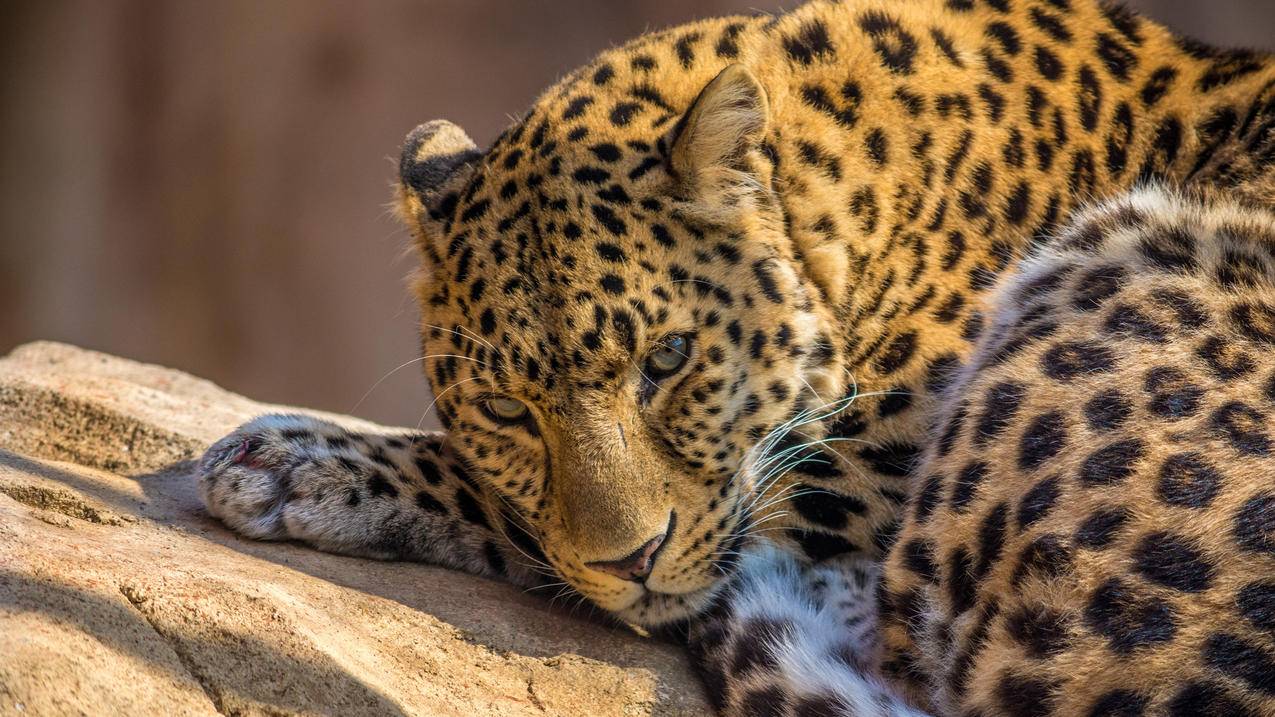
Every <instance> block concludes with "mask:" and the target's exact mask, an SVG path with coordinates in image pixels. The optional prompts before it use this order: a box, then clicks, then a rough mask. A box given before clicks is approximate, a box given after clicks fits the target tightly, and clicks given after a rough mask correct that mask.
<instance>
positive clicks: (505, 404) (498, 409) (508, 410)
mask: <svg viewBox="0 0 1275 717" xmlns="http://www.w3.org/2000/svg"><path fill="white" fill-rule="evenodd" d="M486 406H487V412H488V413H490V414H491V415H493V416H495V417H496V418H497V419H499V420H501V421H508V422H511V423H512V422H514V421H521V420H522V419H524V418H526V417H527V404H525V403H523V402H522V401H515V400H514V399H512V398H489V399H487V404H486Z"/></svg>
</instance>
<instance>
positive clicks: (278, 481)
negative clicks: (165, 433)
mask: <svg viewBox="0 0 1275 717" xmlns="http://www.w3.org/2000/svg"><path fill="white" fill-rule="evenodd" d="M340 431H341V429H340V428H339V427H338V426H336V425H334V424H332V423H329V422H327V421H322V420H319V419H316V418H311V417H308V416H296V415H266V416H261V417H259V418H256V419H254V420H252V421H249V422H248V423H245V424H244V425H242V426H240V427H239V428H237V429H235V430H234V431H233V432H232V433H230V434H229V435H227V436H226V437H224V438H222V439H221V440H219V441H217V442H216V443H214V444H213V445H212V447H210V448H209V449H208V450H207V452H205V453H204V456H203V458H201V459H200V461H199V468H198V469H197V471H196V475H197V478H198V484H199V495H200V497H201V498H202V499H203V501H204V505H205V506H207V508H208V512H209V513H211V514H212V515H214V516H215V517H217V518H219V519H221V521H222V522H223V523H225V524H226V525H227V526H229V527H230V528H231V529H233V530H234V531H235V532H237V533H240V534H241V535H244V536H246V537H249V538H255V539H257V540H285V539H288V538H290V537H295V536H290V535H289V534H288V527H287V525H286V524H285V521H284V508H285V506H286V505H287V503H288V502H289V501H290V500H291V499H292V498H293V485H292V483H293V473H294V471H295V470H296V469H297V468H298V467H299V466H302V465H304V464H307V463H310V462H312V461H315V460H317V459H319V458H321V457H323V456H325V455H327V454H328V453H330V450H331V449H330V447H329V446H328V445H327V443H326V439H325V435H331V434H333V433H339V432H340Z"/></svg>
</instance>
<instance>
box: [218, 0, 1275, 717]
mask: <svg viewBox="0 0 1275 717" xmlns="http://www.w3.org/2000/svg"><path fill="white" fill-rule="evenodd" d="M1273 165H1275V60H1273V58H1272V57H1271V56H1269V55H1267V54H1265V53H1261V52H1257V51H1250V50H1239V49H1220V48H1215V47H1212V46H1209V45H1205V44H1203V43H1200V42H1198V41H1195V40H1191V39H1189V38H1185V37H1182V36H1179V35H1177V34H1175V33H1173V32H1172V31H1170V30H1169V29H1168V28H1166V27H1164V26H1161V25H1159V24H1157V23H1155V22H1153V21H1151V20H1148V19H1146V18H1143V17H1141V16H1139V15H1137V14H1136V13H1134V12H1132V11H1130V10H1128V9H1126V8H1124V7H1123V6H1121V5H1118V4H1114V3H1110V2H1105V1H1102V0H907V1H903V0H897V1H891V0H841V1H838V2H833V1H830V0H814V1H813V2H810V3H808V4H805V5H802V6H800V7H798V8H796V9H794V10H792V11H790V12H787V13H783V14H778V15H765V14H758V15H754V16H732V17H726V18H719V19H713V20H705V21H699V22H693V23H690V24H686V25H682V26H678V27H674V28H671V29H667V30H663V31H658V32H654V33H650V34H646V35H643V36H641V37H639V38H638V39H636V40H633V41H631V42H629V43H627V44H624V45H621V46H619V47H616V48H613V49H611V50H607V51H605V52H603V53H601V54H600V55H598V56H597V57H596V58H595V59H593V60H592V61H591V62H589V63H588V64H586V65H584V66H582V67H581V68H579V69H578V70H576V71H574V72H572V73H570V74H568V75H567V76H566V77H564V78H563V79H562V80H561V81H559V82H558V83H557V84H555V85H554V86H552V87H551V88H550V89H548V90H547V91H546V92H545V93H544V94H543V95H542V96H541V97H540V98H539V99H538V100H537V101H536V102H535V103H534V104H533V106H532V108H531V109H530V110H529V111H528V112H527V113H525V114H524V115H523V116H522V117H521V118H519V119H518V120H516V121H515V122H514V123H513V124H512V125H511V126H510V127H509V128H508V129H507V130H506V131H505V132H504V133H502V134H501V135H500V136H499V137H497V138H496V139H495V140H494V142H493V143H492V144H491V145H490V146H489V147H488V148H486V149H480V148H479V147H478V146H477V144H476V143H475V142H474V141H473V140H472V139H471V138H470V137H469V135H468V134H466V133H465V131H464V130H463V129H461V128H460V127H459V126H457V125H455V124H452V123H450V122H447V121H445V120H434V121H431V122H427V123H425V124H423V125H421V126H419V127H417V128H416V129H415V130H413V131H412V132H411V133H410V134H409V135H408V137H407V140H406V141H405V143H404V146H403V149H402V152H401V155H400V161H399V181H398V186H397V192H396V206H397V208H398V212H399V214H400V215H401V217H402V218H403V220H404V223H405V224H406V226H407V227H408V228H409V230H410V231H411V233H412V237H413V245H414V248H415V251H416V253H417V255H418V257H419V259H420V265H421V266H420V269H419V270H418V272H417V274H416V275H415V277H414V278H413V280H412V287H413V291H414V293H415V295H416V297H417V299H418V300H419V305H420V312H421V320H420V332H421V346H422V351H421V354H422V355H421V358H420V363H421V364H422V365H423V367H424V373H425V375H426V377H427V380H428V381H429V383H430V386H431V389H432V394H433V397H434V398H433V403H432V404H431V405H430V406H429V408H430V409H434V410H436V413H437V416H438V418H439V421H440V423H441V425H442V428H443V430H442V431H441V432H436V433H431V432H421V431H414V430H395V431H381V432H373V431H355V430H349V429H347V428H344V427H342V426H339V425H337V424H335V423H331V422H328V421H326V420H322V419H318V418H314V417H310V416H305V415H285V414H274V415H266V416H262V417H259V418H257V419H254V420H253V421H251V422H249V423H247V424H245V425H243V426H241V427H240V428H238V429H236V430H235V431H233V432H232V433H230V434H229V435H227V436H226V437H224V438H223V439H221V440H219V441H217V442H216V443H214V444H213V445H212V446H211V447H210V448H209V449H208V451H207V452H206V453H205V455H204V457H203V458H202V459H201V460H200V462H199V466H198V469H197V471H196V473H197V484H198V489H199V492H200V495H201V496H202V498H203V501H204V503H205V505H206V507H207V510H208V511H209V513H210V514H211V515H213V516H215V517H216V518H218V519H220V520H221V521H223V522H224V523H225V524H226V525H227V526H229V527H230V528H231V529H233V530H234V531H236V532H238V533H240V534H242V535H244V536H246V537H249V538H254V539H261V540H294V541H299V542H302V543H305V544H308V545H310V546H313V547H315V548H317V549H319V550H324V551H330V552H336V553H343V554H348V555H356V556H362V557H368V558H376V559H384V560H410V561H423V562H430V563H435V564H439V565H443V566H446V567H451V568H455V569H458V570H463V571H467V572H470V573H474V574H478V575H483V576H487V577H491V578H495V579H501V580H506V581H509V582H512V583H514V584H516V585H520V586H524V587H527V588H528V589H533V588H539V587H543V586H554V585H561V586H563V587H564V589H565V590H568V591H570V593H571V594H572V595H573V596H574V597H576V598H578V599H579V600H580V601H582V602H587V603H588V604H590V605H591V606H594V607H596V608H598V609H600V610H601V611H602V612H603V613H604V614H606V615H608V616H610V618H611V619H613V620H614V621H616V622H617V623H619V624H623V625H629V626H632V627H634V628H635V629H638V630H641V631H643V632H645V633H649V634H652V635H655V636H657V637H662V638H666V639H672V640H676V641H679V642H682V643H684V644H685V645H686V647H687V649H688V654H689V655H690V657H691V660H692V662H693V664H694V665H695V668H696V669H697V670H698V671H699V674H700V676H701V677H702V679H703V683H704V685H705V688H706V693H707V696H708V698H709V701H710V703H711V704H712V706H713V708H714V709H715V710H717V711H718V712H719V713H721V714H726V715H794V716H802V717H805V716H808V715H810V716H813V715H921V714H944V715H946V714H952V715H971V716H972V715H1040V716H1042V717H1043V716H1044V715H1071V714H1077V715H1080V714H1084V715H1090V714H1092V715H1102V714H1108V715H1141V714H1174V715H1179V714H1181V715H1186V714H1255V715H1260V714H1275V631H1273V627H1275V622H1273V618H1272V616H1273V615H1275V583H1272V582H1271V580H1270V576H1271V575H1272V574H1275V493H1272V490H1273V489H1272V486H1273V485H1275V481H1273V480H1272V479H1273V478H1275V458H1272V457H1271V455H1270V453H1271V450H1272V449H1273V447H1275V437H1273V434H1272V431H1271V428H1270V425H1269V415H1270V413H1271V412H1272V410H1275V406H1273V405H1272V402H1275V374H1273V369H1275V359H1272V357H1271V355H1270V354H1271V352H1270V350H1269V349H1270V346H1271V344H1272V343H1275V333H1273V331H1275V304H1272V298H1271V297H1272V296H1275V292H1273V291H1272V289H1275V274H1272V271H1275V238H1273V237H1275V211H1273V208H1275V190H1273V188H1275V181H1273V180H1272V179H1271V172H1272V170H1271V167H1272V166H1273Z"/></svg>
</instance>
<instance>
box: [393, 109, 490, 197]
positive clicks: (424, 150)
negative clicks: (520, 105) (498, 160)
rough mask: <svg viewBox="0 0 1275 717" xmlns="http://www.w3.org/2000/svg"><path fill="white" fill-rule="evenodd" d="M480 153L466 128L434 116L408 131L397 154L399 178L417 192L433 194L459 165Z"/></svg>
mask: <svg viewBox="0 0 1275 717" xmlns="http://www.w3.org/2000/svg"><path fill="white" fill-rule="evenodd" d="M481 156H482V152H480V151H479V150H478V146H477V145H476V144H474V141H473V140H472V139H470V138H469V135H467V134H465V130H463V129H461V128H460V127H458V126H456V125H454V124H452V123H451V122H448V121H446V120H433V121H431V122H426V123H425V124H422V125H419V126H418V127H416V129H413V130H412V131H411V132H409V133H408V135H407V139H406V140H405V141H404V142H403V152H402V154H400V155H399V162H398V173H399V178H400V179H401V180H402V182H403V184H404V185H406V186H408V187H410V188H411V189H412V190H413V191H415V192H417V193H418V194H421V195H432V194H435V193H437V192H438V191H439V190H440V189H441V188H442V187H443V185H444V184H446V183H447V182H448V180H450V179H451V178H452V176H453V175H454V174H455V173H456V171H457V170H458V169H459V168H460V167H461V166H463V165H466V164H469V163H472V162H475V161H477V160H478V158H480V157H481Z"/></svg>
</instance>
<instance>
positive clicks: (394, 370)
mask: <svg viewBox="0 0 1275 717" xmlns="http://www.w3.org/2000/svg"><path fill="white" fill-rule="evenodd" d="M432 358H458V359H462V360H464V361H473V362H474V363H476V364H478V365H480V366H482V367H483V368H489V366H488V365H487V364H486V363H484V362H482V361H479V360H478V359H476V358H471V357H469V356H460V355H457V354H430V355H429V356H419V357H417V358H414V359H412V360H411V361H404V362H403V363H401V364H399V365H398V366H395V367H394V368H392V369H390V370H389V373H387V374H385V375H384V376H382V377H380V378H379V379H377V381H376V383H374V384H372V387H371V388H369V389H368V390H367V393H365V394H363V398H360V399H359V401H358V403H356V404H354V408H351V409H350V410H349V411H346V413H354V412H355V411H357V410H359V406H362V405H363V402H364V401H366V400H367V397H368V396H371V395H372V392H373V391H375V390H376V387H377V386H380V385H381V384H382V383H384V382H385V379H387V378H389V377H390V376H393V375H394V374H395V373H397V372H399V371H401V370H402V369H404V368H406V367H408V366H411V365H412V364H414V363H416V362H418V361H427V360H429V359H432Z"/></svg>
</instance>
